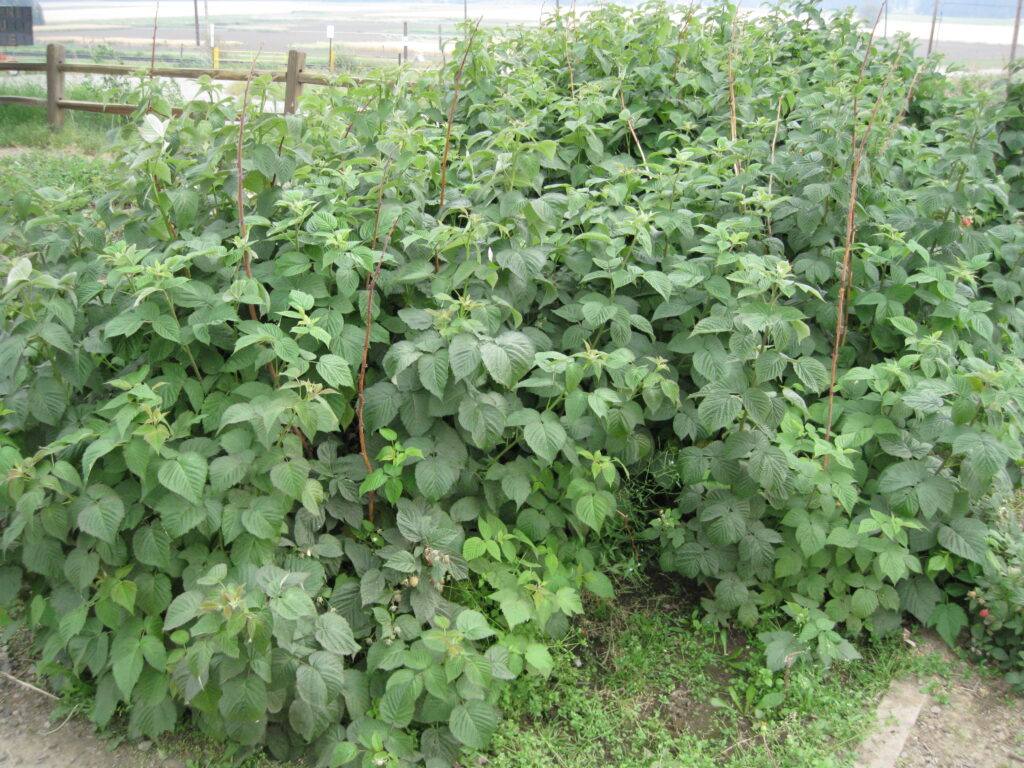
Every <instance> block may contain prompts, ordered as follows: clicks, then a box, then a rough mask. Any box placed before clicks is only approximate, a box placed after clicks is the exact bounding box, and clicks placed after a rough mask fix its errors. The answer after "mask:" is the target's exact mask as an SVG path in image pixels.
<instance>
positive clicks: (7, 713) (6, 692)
mask: <svg viewBox="0 0 1024 768" xmlns="http://www.w3.org/2000/svg"><path fill="white" fill-rule="evenodd" d="M0 672H4V673H6V674H9V675H15V676H16V677H18V678H19V679H22V680H31V677H32V675H31V673H32V670H31V668H30V667H28V666H26V665H25V664H24V662H21V661H20V660H19V659H17V658H11V654H9V652H8V650H7V649H6V648H5V647H4V646H3V645H0ZM54 703H55V702H54V701H53V700H52V699H50V698H48V697H46V696H44V695H42V694H39V693H36V692H35V691H31V690H29V689H27V688H24V687H22V686H20V685H18V684H17V683H13V682H11V681H10V680H8V679H6V678H4V677H3V676H0V768H186V763H185V761H184V760H183V759H180V758H179V757H171V756H167V755H165V754H163V752H162V750H160V749H158V748H157V747H156V746H155V745H154V744H153V743H152V742H145V741H144V742H140V743H139V744H122V745H120V746H117V747H116V748H112V747H114V745H113V744H112V743H111V742H105V741H102V740H100V739H98V738H96V736H95V734H93V732H92V726H91V724H90V723H89V721H88V720H86V719H85V718H84V717H80V716H79V713H78V711H77V710H72V711H70V712H67V711H66V710H65V712H66V713H65V715H64V716H63V717H56V718H55V719H51V716H52V714H53V705H54Z"/></svg>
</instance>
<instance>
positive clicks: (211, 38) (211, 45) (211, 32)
mask: <svg viewBox="0 0 1024 768" xmlns="http://www.w3.org/2000/svg"><path fill="white" fill-rule="evenodd" d="M210 47H211V48H212V47H213V24H211V25H210Z"/></svg>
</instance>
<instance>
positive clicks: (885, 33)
mask: <svg viewBox="0 0 1024 768" xmlns="http://www.w3.org/2000/svg"><path fill="white" fill-rule="evenodd" d="M883 8H885V26H884V27H883V29H882V37H889V2H888V0H886V3H885V5H884V6H883Z"/></svg>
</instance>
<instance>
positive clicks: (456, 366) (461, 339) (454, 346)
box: [448, 333, 493, 381]
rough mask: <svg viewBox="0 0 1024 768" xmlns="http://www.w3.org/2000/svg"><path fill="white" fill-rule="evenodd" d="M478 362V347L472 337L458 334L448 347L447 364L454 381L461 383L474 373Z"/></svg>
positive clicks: (478, 364) (466, 334) (477, 343)
mask: <svg viewBox="0 0 1024 768" xmlns="http://www.w3.org/2000/svg"><path fill="white" fill-rule="evenodd" d="M480 361H481V356H480V345H479V342H477V340H476V339H475V338H474V337H473V336H472V335H470V334H468V333H460V334H458V335H457V336H456V337H455V338H454V339H452V342H451V345H450V346H449V347H448V362H449V364H450V365H451V369H452V376H454V377H455V380H456V381H462V380H463V379H465V378H468V377H470V376H472V375H473V374H474V373H476V370H477V368H479V366H480ZM488 371H490V369H489V368H488ZM492 376H493V374H492Z"/></svg>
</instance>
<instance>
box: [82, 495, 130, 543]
mask: <svg viewBox="0 0 1024 768" xmlns="http://www.w3.org/2000/svg"><path fill="white" fill-rule="evenodd" d="M81 502H82V504H83V506H82V508H81V510H80V511H79V512H78V527H79V528H80V529H81V530H82V531H84V532H85V533H88V534H89V535H90V536H95V537H96V538H97V539H99V540H100V541H105V542H107V543H108V544H113V543H114V539H115V537H116V536H117V531H118V529H119V528H120V527H121V521H122V520H124V503H123V502H122V501H121V497H120V496H118V495H117V493H116V492H115V491H114V490H113V489H112V488H108V487H107V486H105V485H90V486H89V487H88V488H87V489H86V490H85V493H84V494H82V498H81Z"/></svg>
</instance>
